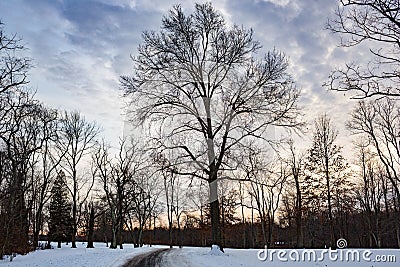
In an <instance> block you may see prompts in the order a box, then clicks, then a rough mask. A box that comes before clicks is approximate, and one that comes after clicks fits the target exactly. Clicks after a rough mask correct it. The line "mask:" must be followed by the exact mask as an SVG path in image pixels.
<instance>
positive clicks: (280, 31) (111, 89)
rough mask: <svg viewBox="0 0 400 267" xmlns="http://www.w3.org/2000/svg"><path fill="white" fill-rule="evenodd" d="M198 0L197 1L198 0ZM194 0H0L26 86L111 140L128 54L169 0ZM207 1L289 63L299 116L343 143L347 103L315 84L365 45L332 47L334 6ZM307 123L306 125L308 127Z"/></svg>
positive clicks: (305, 1) (329, 2)
mask: <svg viewBox="0 0 400 267" xmlns="http://www.w3.org/2000/svg"><path fill="white" fill-rule="evenodd" d="M197 2H200V3H201V2H202V1H197ZM194 3H195V1H181V2H179V1H170V0H153V1H146V0H88V1H86V0H34V1H32V0H0V19H1V21H2V22H3V23H4V24H5V27H4V30H5V32H6V33H10V34H14V33H15V34H17V36H19V37H21V38H22V39H23V43H24V44H25V46H26V47H27V50H26V51H24V53H26V54H27V55H28V56H29V57H31V58H33V60H34V61H33V62H34V66H35V67H34V68H33V69H32V70H31V72H30V76H29V78H30V86H31V87H32V88H33V89H34V90H36V92H37V93H36V95H37V98H38V99H39V100H41V101H43V102H44V103H46V104H47V105H48V106H51V107H53V108H59V109H67V110H79V111H80V112H81V113H82V114H83V115H84V116H85V117H86V118H87V119H88V120H96V121H97V122H98V123H99V124H100V125H101V127H102V128H103V132H102V135H103V136H104V137H105V139H106V140H108V141H109V142H111V144H114V145H116V144H118V138H119V137H121V136H122V134H123V130H124V120H125V116H124V107H125V104H124V103H125V101H126V99H123V98H122V97H121V95H122V91H121V90H120V86H119V77H120V75H129V74H132V73H133V63H132V60H131V59H130V56H131V55H135V54H136V52H137V47H138V45H139V44H140V43H141V33H142V32H143V31H145V30H159V29H160V25H161V19H162V17H163V15H166V14H167V12H168V10H169V9H170V8H171V7H172V6H173V5H175V4H181V6H182V7H183V9H184V11H185V12H186V13H191V12H192V11H193V8H194ZM212 3H213V5H214V7H215V8H216V9H217V10H218V11H219V12H221V13H222V14H223V16H224V17H225V19H226V21H227V22H228V23H229V24H230V25H232V24H233V23H235V24H238V25H243V26H244V27H246V28H253V30H254V37H255V39H256V40H259V41H260V43H261V44H262V46H263V48H262V52H264V53H265V52H267V51H269V50H272V49H274V48H276V49H277V50H280V51H282V52H284V53H285V54H286V55H287V56H288V58H289V62H290V68H289V72H290V73H291V74H292V75H293V76H294V78H295V80H296V82H297V86H298V87H299V88H301V90H302V95H301V98H300V101H299V104H300V106H302V107H303V108H304V113H305V119H306V120H308V121H311V122H312V120H313V119H315V118H316V117H317V116H318V115H319V114H322V113H324V112H326V113H327V114H328V115H330V116H331V117H332V119H333V122H334V123H335V124H336V125H337V128H338V129H339V142H340V143H341V144H342V145H344V146H347V145H349V144H350V143H349V138H348V132H347V131H346V130H345V128H344V122H345V121H346V120H348V119H349V115H348V113H349V112H350V111H351V109H352V107H353V105H354V104H355V102H354V101H351V100H349V97H348V96H345V95H343V93H337V92H331V91H328V90H327V89H326V88H324V87H323V86H322V84H323V82H324V81H326V80H327V79H328V75H329V72H330V71H331V70H332V69H334V68H336V67H339V66H343V65H344V64H345V62H358V61H360V60H362V59H364V60H365V57H366V53H364V52H363V51H366V50H365V49H344V48H341V47H338V46H337V45H338V43H339V36H335V35H333V34H332V33H330V32H329V31H327V30H325V29H324V28H325V24H326V22H327V20H328V18H329V17H332V16H333V13H334V11H335V9H336V7H337V2H336V1H334V0H218V1H212ZM311 128H312V126H310V129H311Z"/></svg>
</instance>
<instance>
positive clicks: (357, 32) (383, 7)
mask: <svg viewBox="0 0 400 267" xmlns="http://www.w3.org/2000/svg"><path fill="white" fill-rule="evenodd" d="M340 3H341V6H339V7H338V9H337V11H336V13H335V16H334V18H332V19H331V20H329V21H328V24H327V28H328V29H329V30H330V31H331V32H333V33H337V34H339V35H340V36H341V46H343V47H352V46H359V45H361V44H362V43H363V44H367V45H369V47H370V50H369V51H370V53H371V56H372V59H371V60H370V61H369V62H368V64H367V65H365V66H362V65H357V64H355V63H349V64H347V65H346V66H345V67H344V68H340V69H337V70H335V71H333V72H332V73H331V74H330V77H329V81H328V82H326V86H327V87H328V88H330V89H332V90H336V91H343V92H347V91H351V92H354V93H355V95H354V96H353V98H358V99H360V98H367V97H373V96H377V97H381V96H391V97H399V96H400V86H399V85H400V75H399V72H398V69H399V67H400V57H399V55H400V53H399V52H400V34H399V33H400V13H399V10H400V2H399V1H397V0H396V1H393V0H341V1H340Z"/></svg>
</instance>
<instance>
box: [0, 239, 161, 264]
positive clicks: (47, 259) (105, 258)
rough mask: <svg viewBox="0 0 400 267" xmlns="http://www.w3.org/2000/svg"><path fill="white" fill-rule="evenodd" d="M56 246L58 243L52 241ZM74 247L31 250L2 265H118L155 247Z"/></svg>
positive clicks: (6, 259)
mask: <svg viewBox="0 0 400 267" xmlns="http://www.w3.org/2000/svg"><path fill="white" fill-rule="evenodd" d="M52 245H53V246H54V247H56V246H57V245H56V244H55V243H52ZM76 245H77V248H76V249H72V248H71V244H69V245H68V246H67V245H65V244H63V245H62V248H61V249H57V248H55V249H47V250H38V251H35V252H31V253H29V254H28V255H17V256H16V257H15V258H14V259H13V261H12V262H10V261H9V258H6V257H5V259H4V260H0V267H6V266H7V267H28V266H29V267H33V266H40V267H50V266H52V267H54V266H57V267H71V266H76V267H78V266H79V267H86V266H90V267H118V266H122V265H123V264H124V263H125V262H126V261H127V260H128V259H130V258H132V257H134V256H135V255H139V254H141V253H146V252H149V251H151V250H154V249H155V248H154V247H153V248H150V247H147V246H146V247H143V248H133V246H132V245H131V244H126V245H124V249H110V248H108V247H106V245H105V244H104V243H95V244H94V246H95V248H94V249H87V248H86V243H77V244H76Z"/></svg>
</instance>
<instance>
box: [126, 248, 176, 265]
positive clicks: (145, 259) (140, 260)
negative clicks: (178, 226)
mask: <svg viewBox="0 0 400 267" xmlns="http://www.w3.org/2000/svg"><path fill="white" fill-rule="evenodd" d="M168 250H169V249H167V248H163V249H157V250H156V251H151V252H148V253H144V254H140V255H137V256H135V257H133V258H132V259H131V260H129V261H128V262H127V263H126V264H125V265H124V266H123V267H161V266H165V265H163V264H162V263H161V261H162V257H163V255H164V254H166V253H168Z"/></svg>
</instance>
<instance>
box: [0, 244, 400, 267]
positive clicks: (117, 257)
mask: <svg viewBox="0 0 400 267" xmlns="http://www.w3.org/2000/svg"><path fill="white" fill-rule="evenodd" d="M77 245H78V248H77V249H71V248H70V247H69V246H65V245H63V248H62V249H52V250H41V251H36V252H32V253H30V254H28V255H24V256H21V255H18V256H17V257H16V258H14V260H13V261H12V262H9V259H7V258H6V259H5V260H2V261H0V267H5V266H12V267H23V266H40V267H48V266H59V267H64V266H65V267H69V266H91V267H92V266H93V267H103V266H104V267H105V266H107V267H118V266H122V265H123V264H124V263H125V262H126V261H127V260H128V259H130V258H132V257H134V256H135V255H139V254H141V253H147V252H150V251H153V250H155V249H158V248H165V247H164V246H156V247H152V248H150V247H147V246H146V247H143V248H136V249H134V248H133V247H132V245H129V244H126V245H125V248H124V249H123V250H120V249H109V248H107V247H106V246H105V244H103V243H95V247H96V248H95V249H86V248H85V246H86V244H84V243H78V244H77ZM314 253H315V254H314ZM266 255H267V258H266V259H265V257H266ZM357 256H360V259H359V260H351V259H356V258H357ZM302 257H304V259H305V260H303V259H302ZM340 257H342V260H341V259H340ZM346 257H347V258H348V259H350V260H346ZM259 258H261V259H263V258H264V259H265V261H261V260H260V259H259ZM399 263H400V250H394V249H391V250H387V249H385V250H364V249H359V250H348V249H343V250H337V251H328V250H322V249H319V250H313V251H311V250H288V249H286V250H268V251H267V253H265V251H263V253H261V252H260V250H258V249H247V250H244V249H226V250H225V253H224V254H220V253H218V251H211V250H210V248H195V247H185V248H182V249H179V248H174V249H172V250H170V251H169V252H167V253H166V254H164V257H163V261H162V266H165V267H169V266H171V267H172V266H173V267H177V266H178V267H179V266H182V267H186V266H187V267H228V266H229V267H235V266H246V267H256V266H257V267H258V266H268V267H273V266H275V267H282V266H303V267H306V266H307V267H308V266H310V267H311V266H312V267H317V266H321V267H330V266H345V267H347V266H349V267H353V266H366V267H367V266H368V267H372V266H373V267H379V266H399Z"/></svg>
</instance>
